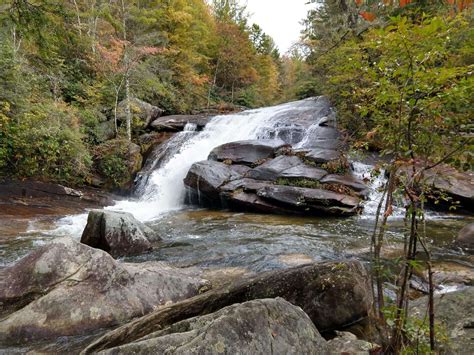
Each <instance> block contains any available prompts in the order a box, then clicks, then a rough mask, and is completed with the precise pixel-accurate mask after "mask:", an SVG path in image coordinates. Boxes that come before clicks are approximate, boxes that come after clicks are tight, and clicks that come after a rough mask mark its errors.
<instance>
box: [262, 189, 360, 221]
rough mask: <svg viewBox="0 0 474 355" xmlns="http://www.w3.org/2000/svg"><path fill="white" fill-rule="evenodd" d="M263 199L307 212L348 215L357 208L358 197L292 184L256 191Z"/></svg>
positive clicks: (353, 212)
mask: <svg viewBox="0 0 474 355" xmlns="http://www.w3.org/2000/svg"><path fill="white" fill-rule="evenodd" d="M257 195H258V196H259V197H261V198H263V199H264V200H267V201H270V202H273V203H277V204H282V205H284V206H286V207H291V208H296V209H299V210H300V211H301V210H304V211H305V212H307V214H311V213H312V212H313V213H316V214H320V213H326V214H340V215H350V214H356V213H358V210H359V205H360V199H358V198H356V197H351V196H347V195H342V194H338V193H335V192H331V191H327V190H321V189H307V188H301V187H293V186H281V185H280V186H267V187H264V188H263V189H260V190H258V191H257Z"/></svg>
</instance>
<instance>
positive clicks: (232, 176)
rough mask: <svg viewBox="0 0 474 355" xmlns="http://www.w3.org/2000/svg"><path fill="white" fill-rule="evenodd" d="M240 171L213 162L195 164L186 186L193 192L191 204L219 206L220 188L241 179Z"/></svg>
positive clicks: (188, 175)
mask: <svg viewBox="0 0 474 355" xmlns="http://www.w3.org/2000/svg"><path fill="white" fill-rule="evenodd" d="M241 177H242V175H241V174H240V173H239V169H238V168H237V169H236V168H235V167H234V166H229V165H226V164H224V163H220V162H217V161H212V160H205V161H201V162H198V163H195V164H193V165H192V166H191V169H189V172H188V174H187V175H186V178H185V179H184V185H185V186H186V187H187V188H188V190H189V191H190V192H191V197H190V201H189V202H191V203H198V204H200V205H201V204H202V205H211V206H212V205H219V204H220V190H219V187H220V186H222V185H224V184H225V183H227V182H229V181H232V180H236V179H240V178H241Z"/></svg>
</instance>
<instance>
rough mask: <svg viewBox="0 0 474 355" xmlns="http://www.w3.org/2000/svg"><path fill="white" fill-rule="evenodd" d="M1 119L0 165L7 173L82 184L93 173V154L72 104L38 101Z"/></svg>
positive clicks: (2, 116)
mask: <svg viewBox="0 0 474 355" xmlns="http://www.w3.org/2000/svg"><path fill="white" fill-rule="evenodd" d="M4 107H5V106H4ZM0 119H1V122H2V123H1V124H2V131H1V135H0V137H1V139H2V145H1V148H0V166H1V167H2V168H3V169H5V175H12V176H18V177H32V176H35V177H43V178H46V179H51V180H55V181H58V182H65V181H68V182H74V183H82V182H83V180H84V179H85V178H86V177H87V175H88V174H89V169H90V166H91V157H90V155H89V153H88V151H87V148H86V146H85V145H84V143H83V141H82V138H83V136H82V134H81V133H80V130H79V126H78V122H77V117H76V113H75V111H74V110H73V109H71V108H70V107H68V106H66V105H64V104H62V103H44V104H37V105H35V106H33V107H32V108H31V109H30V110H29V111H27V112H25V113H24V114H22V115H21V116H20V117H17V118H16V119H12V118H10V117H8V113H7V114H2V115H0Z"/></svg>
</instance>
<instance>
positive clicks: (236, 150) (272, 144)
mask: <svg viewBox="0 0 474 355" xmlns="http://www.w3.org/2000/svg"><path fill="white" fill-rule="evenodd" d="M285 146H286V143H285V142H284V141H282V140H280V139H262V140H247V141H238V142H232V143H227V144H223V145H221V146H218V147H216V148H214V149H213V150H212V152H211V153H210V154H209V157H208V159H209V160H216V161H226V162H231V163H233V164H243V165H249V166H254V165H259V164H261V163H263V162H264V161H265V160H266V159H269V158H274V157H275V154H276V152H277V150H278V149H280V148H283V147H285Z"/></svg>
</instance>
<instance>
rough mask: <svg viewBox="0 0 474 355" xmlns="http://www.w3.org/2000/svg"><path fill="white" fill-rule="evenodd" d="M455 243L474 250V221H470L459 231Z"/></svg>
mask: <svg viewBox="0 0 474 355" xmlns="http://www.w3.org/2000/svg"><path fill="white" fill-rule="evenodd" d="M455 244H456V245H457V246H459V247H461V248H463V249H466V250H469V251H474V223H469V224H468V225H466V226H464V227H463V228H462V229H461V230H460V231H459V233H458V236H457V238H456V241H455Z"/></svg>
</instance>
